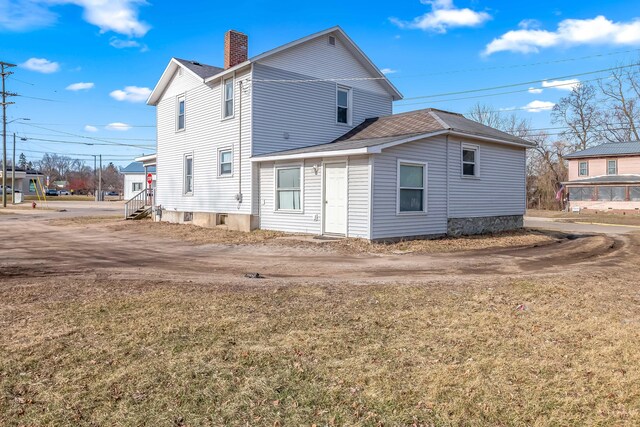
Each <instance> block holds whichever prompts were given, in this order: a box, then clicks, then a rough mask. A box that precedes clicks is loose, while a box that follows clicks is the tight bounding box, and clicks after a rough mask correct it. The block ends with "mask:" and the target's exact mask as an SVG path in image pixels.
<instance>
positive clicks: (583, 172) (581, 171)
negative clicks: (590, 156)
mask: <svg viewBox="0 0 640 427" xmlns="http://www.w3.org/2000/svg"><path fill="white" fill-rule="evenodd" d="M588 175H589V162H580V164H579V165H578V176H588Z"/></svg>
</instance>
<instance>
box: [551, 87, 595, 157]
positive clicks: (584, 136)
mask: <svg viewBox="0 0 640 427" xmlns="http://www.w3.org/2000/svg"><path fill="white" fill-rule="evenodd" d="M596 98H597V96H596V89H595V87H593V86H592V85H589V84H579V85H577V86H576V87H574V88H573V90H571V93H570V94H569V95H567V96H565V97H563V98H561V99H560V101H558V103H557V104H556V105H555V106H554V107H553V111H552V112H551V121H552V123H554V124H560V125H563V126H566V127H567V129H566V130H564V131H562V132H561V135H562V137H563V138H564V139H566V140H567V141H568V142H569V143H571V144H572V145H573V146H574V148H575V149H577V150H585V149H587V148H588V147H589V146H591V145H593V144H594V143H595V142H597V141H598V139H599V138H598V125H599V119H600V117H601V113H600V111H598V101H597V99H596Z"/></svg>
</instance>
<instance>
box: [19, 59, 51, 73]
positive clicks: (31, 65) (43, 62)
mask: <svg viewBox="0 0 640 427" xmlns="http://www.w3.org/2000/svg"><path fill="white" fill-rule="evenodd" d="M20 66H21V67H23V68H26V69H27V70H31V71H36V72H38V73H44V74H50V73H55V72H56V71H58V70H59V69H60V64H58V63H57V62H53V61H49V60H48V59H45V58H29V59H27V60H26V61H25V62H23V63H22V64H20Z"/></svg>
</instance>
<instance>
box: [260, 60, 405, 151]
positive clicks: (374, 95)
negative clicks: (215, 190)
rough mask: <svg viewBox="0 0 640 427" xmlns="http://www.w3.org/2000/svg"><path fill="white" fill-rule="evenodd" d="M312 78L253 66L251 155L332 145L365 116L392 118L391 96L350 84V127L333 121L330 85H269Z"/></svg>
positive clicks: (333, 100) (333, 94)
mask: <svg viewBox="0 0 640 427" xmlns="http://www.w3.org/2000/svg"><path fill="white" fill-rule="evenodd" d="M314 78H317V76H314V75H303V74H297V73H292V72H290V71H285V70H282V69H277V68H272V67H267V66H264V65H260V64H255V65H254V80H256V81H254V82H253V86H252V89H253V100H254V125H253V131H254V145H253V154H254V155H259V154H265V153H272V152H277V151H282V150H288V149H293V148H301V147H307V146H310V145H317V144H324V143H327V142H331V141H333V140H334V139H336V138H338V137H339V136H341V135H343V134H345V133H346V132H348V131H349V130H351V129H352V128H353V127H355V126H357V125H358V124H360V123H362V122H363V121H364V120H365V119H367V118H370V117H379V116H387V115H389V114H391V109H392V106H391V102H392V101H391V96H390V95H388V94H386V93H379V92H371V91H369V90H366V89H362V88H360V87H355V86H352V85H351V84H350V83H351V82H345V83H346V84H345V85H347V86H351V98H352V100H351V123H350V124H349V125H347V124H344V123H337V122H336V90H337V84H336V83H335V82H305V83H273V82H271V83H270V82H260V80H307V79H314Z"/></svg>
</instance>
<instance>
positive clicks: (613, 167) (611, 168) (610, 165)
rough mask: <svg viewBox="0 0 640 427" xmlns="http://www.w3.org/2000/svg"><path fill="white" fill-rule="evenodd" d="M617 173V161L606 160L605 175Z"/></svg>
mask: <svg viewBox="0 0 640 427" xmlns="http://www.w3.org/2000/svg"><path fill="white" fill-rule="evenodd" d="M617 174H618V161H617V160H607V175H617Z"/></svg>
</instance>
